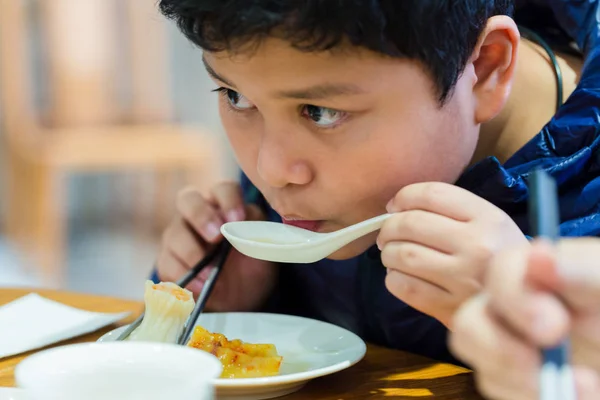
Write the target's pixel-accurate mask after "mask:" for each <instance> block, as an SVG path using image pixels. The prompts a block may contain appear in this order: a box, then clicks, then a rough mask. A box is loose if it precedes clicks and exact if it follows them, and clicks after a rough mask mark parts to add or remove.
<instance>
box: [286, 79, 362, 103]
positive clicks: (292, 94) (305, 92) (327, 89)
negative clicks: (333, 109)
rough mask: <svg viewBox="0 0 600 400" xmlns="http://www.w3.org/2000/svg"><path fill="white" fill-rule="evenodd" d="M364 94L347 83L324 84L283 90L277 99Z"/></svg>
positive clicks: (308, 98)
mask: <svg viewBox="0 0 600 400" xmlns="http://www.w3.org/2000/svg"><path fill="white" fill-rule="evenodd" d="M361 93H364V90H362V89H361V88H360V87H358V86H356V85H353V84H348V83H340V84H333V83H325V84H322V85H315V86H311V87H308V88H305V89H298V90H284V91H281V92H277V97H283V98H289V99H298V100H320V99H325V98H327V97H335V96H344V95H353V94H361Z"/></svg>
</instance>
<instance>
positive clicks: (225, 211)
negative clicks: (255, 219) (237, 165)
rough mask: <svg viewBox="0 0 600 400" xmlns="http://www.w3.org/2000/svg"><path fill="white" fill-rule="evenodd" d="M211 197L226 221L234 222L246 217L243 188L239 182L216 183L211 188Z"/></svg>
mask: <svg viewBox="0 0 600 400" xmlns="http://www.w3.org/2000/svg"><path fill="white" fill-rule="evenodd" d="M211 197H212V199H211V200H212V201H213V202H214V203H215V204H216V205H217V209H219V210H220V211H221V216H222V217H223V218H224V219H225V221H227V222H234V221H243V220H245V219H246V211H245V208H244V200H243V196H242V188H241V187H240V185H239V184H238V183H237V182H225V183H221V184H219V185H216V186H215V187H213V189H212V190H211Z"/></svg>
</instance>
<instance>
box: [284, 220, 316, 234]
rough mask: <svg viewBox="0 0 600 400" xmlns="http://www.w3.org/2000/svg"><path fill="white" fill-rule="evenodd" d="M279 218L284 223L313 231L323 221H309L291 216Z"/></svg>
mask: <svg viewBox="0 0 600 400" xmlns="http://www.w3.org/2000/svg"><path fill="white" fill-rule="evenodd" d="M281 220H282V222H283V223H284V224H285V225H291V226H295V227H297V228H302V229H306V230H309V231H313V232H316V231H318V230H319V227H320V226H321V224H322V223H323V221H311V220H307V219H296V218H293V217H282V218H281Z"/></svg>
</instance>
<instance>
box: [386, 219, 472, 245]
mask: <svg viewBox="0 0 600 400" xmlns="http://www.w3.org/2000/svg"><path fill="white" fill-rule="evenodd" d="M466 227H467V225H466V224H464V223H462V222H458V221H456V220H453V219H450V218H448V217H445V216H443V215H439V214H435V213H433V212H428V211H422V210H411V211H402V212H399V213H396V214H394V215H392V216H391V217H390V218H389V219H388V220H387V221H385V223H384V224H383V226H382V228H381V230H380V232H379V236H378V238H377V244H378V246H380V248H383V247H385V246H386V245H387V244H388V243H390V242H393V241H406V242H412V243H416V244H420V245H422V246H425V247H430V248H432V249H435V250H438V251H441V252H444V253H447V254H453V253H455V252H457V251H458V250H459V249H460V247H461V245H460V244H459V242H460V240H457V239H460V238H461V237H462V236H464V232H465V230H466Z"/></svg>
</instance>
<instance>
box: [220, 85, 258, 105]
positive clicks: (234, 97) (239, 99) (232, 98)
mask: <svg viewBox="0 0 600 400" xmlns="http://www.w3.org/2000/svg"><path fill="white" fill-rule="evenodd" d="M224 92H225V97H227V101H229V104H231V106H232V107H233V108H235V109H237V110H249V109H251V108H254V104H252V103H250V101H248V99H247V98H245V97H244V96H242V95H241V94H239V93H238V92H236V91H235V90H231V89H225V90H224Z"/></svg>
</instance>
